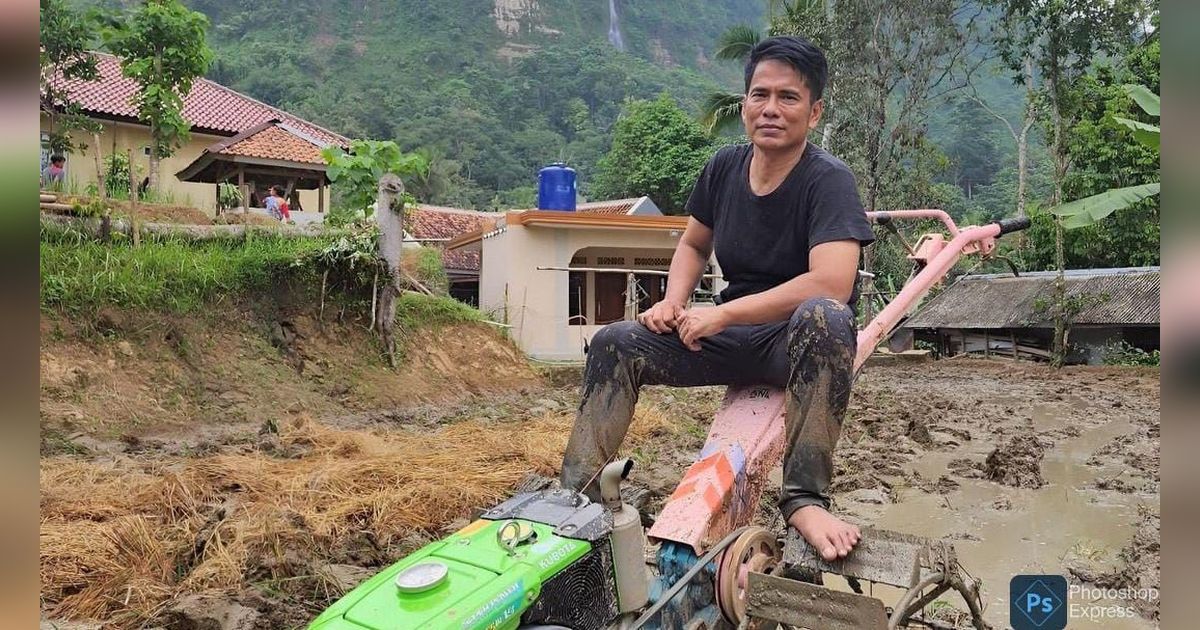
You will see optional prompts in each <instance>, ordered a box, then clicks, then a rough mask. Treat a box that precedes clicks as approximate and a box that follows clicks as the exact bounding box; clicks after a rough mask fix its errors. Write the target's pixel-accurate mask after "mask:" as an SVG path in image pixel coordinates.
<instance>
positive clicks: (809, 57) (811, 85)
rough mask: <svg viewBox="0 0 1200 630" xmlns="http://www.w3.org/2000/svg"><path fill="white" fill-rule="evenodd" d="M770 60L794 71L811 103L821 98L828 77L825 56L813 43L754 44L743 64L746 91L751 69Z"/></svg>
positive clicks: (771, 41) (779, 39)
mask: <svg viewBox="0 0 1200 630" xmlns="http://www.w3.org/2000/svg"><path fill="white" fill-rule="evenodd" d="M768 59H774V60H777V61H782V62H784V63H786V64H788V65H790V66H791V67H793V68H795V69H796V72H799V73H800V78H801V79H803V80H804V84H805V85H807V86H808V91H809V92H810V93H811V94H812V100H814V101H816V100H819V99H820V98H821V95H822V94H823V93H824V92H825V81H826V80H827V79H828V77H829V64H828V62H826V61H825V53H824V52H821V49H820V48H817V46H816V45H815V44H813V43H812V42H810V41H808V40H807V39H804V38H803V37H795V36H786V37H783V36H781V37H768V38H766V39H764V40H762V41H761V42H758V43H757V44H755V46H754V49H753V50H751V51H750V59H749V60H748V61H746V91H747V92H749V91H750V79H752V78H753V77H754V69H755V68H757V67H758V63H759V62H760V61H766V60H768Z"/></svg>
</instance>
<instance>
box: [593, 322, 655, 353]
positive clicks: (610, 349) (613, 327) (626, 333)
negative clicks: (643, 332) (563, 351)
mask: <svg viewBox="0 0 1200 630" xmlns="http://www.w3.org/2000/svg"><path fill="white" fill-rule="evenodd" d="M639 328H643V327H642V325H641V324H639V323H637V322H613V323H611V324H609V325H607V326H605V327H604V328H601V329H600V330H598V331H596V334H594V335H592V340H591V342H590V343H588V356H589V357H590V356H592V355H593V354H597V355H600V354H621V353H622V351H625V350H628V349H630V348H632V347H633V346H634V342H635V341H636V340H637V335H638V333H639V332H640V331H639V330H638V329H639Z"/></svg>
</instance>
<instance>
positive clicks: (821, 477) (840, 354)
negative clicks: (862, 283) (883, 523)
mask: <svg viewBox="0 0 1200 630" xmlns="http://www.w3.org/2000/svg"><path fill="white" fill-rule="evenodd" d="M855 345H856V339H855V328H854V315H853V313H852V312H851V310H850V309H849V308H847V307H846V306H845V305H844V304H841V303H840V302H837V301H834V300H830V299H824V298H818V299H811V300H808V301H806V302H804V303H803V304H801V305H800V306H799V307H798V308H797V309H796V311H795V312H794V313H792V316H791V318H790V319H789V320H788V321H786V322H777V323H772V324H759V325H754V326H731V327H729V328H727V329H726V330H724V331H722V332H721V333H720V334H718V335H714V336H712V337H709V338H705V339H701V340H700V346H701V350H700V351H699V352H693V351H691V350H689V349H687V348H686V347H685V346H684V345H683V342H682V341H680V339H679V336H678V335H677V334H675V333H670V334H664V335H660V334H657V333H654V332H651V331H650V330H649V329H647V328H646V327H645V326H642V325H641V324H639V323H637V322H617V323H615V324H610V325H608V326H605V327H604V328H602V329H600V331H599V332H597V333H596V335H595V336H594V337H593V338H592V342H591V345H590V347H589V349H588V355H587V367H586V368H585V370H584V375H583V397H582V400H581V402H580V404H579V412H578V415H577V416H576V419H575V428H574V429H573V430H572V431H571V439H570V441H569V442H568V443H567V450H566V453H565V454H564V456H563V465H562V485H563V487H566V488H572V489H575V490H582V491H584V492H586V493H587V494H588V495H589V496H593V498H597V497H598V491H597V487H596V484H597V478H598V476H599V475H598V472H599V470H600V469H601V468H602V467H603V466H604V464H605V463H607V462H608V461H609V460H610V459H611V458H612V457H613V456H614V455H615V454H616V452H617V449H618V448H619V447H620V446H621V441H622V440H623V439H624V438H625V433H626V432H627V431H628V430H629V423H630V422H631V421H632V419H633V410H634V407H635V406H636V405H637V400H638V389H639V388H640V387H641V386H642V385H672V386H677V387H696V386H701V385H772V386H775V387H781V388H786V389H787V399H786V409H785V412H786V416H785V424H786V430H787V446H786V451H785V453H784V462H783V489H782V492H781V493H780V499H779V509H780V511H781V512H782V513H783V516H784V518H785V519H786V518H788V517H789V516H791V514H792V512H794V511H796V510H797V509H799V508H801V507H804V506H806V505H820V506H822V507H824V508H826V509H828V508H829V494H828V493H829V483H830V479H831V477H832V476H833V448H834V445H835V444H836V443H837V439H838V435H839V433H840V432H841V428H842V419H843V418H844V417H845V415H846V405H847V403H848V402H849V400H850V385H851V382H852V381H853V371H854V353H855Z"/></svg>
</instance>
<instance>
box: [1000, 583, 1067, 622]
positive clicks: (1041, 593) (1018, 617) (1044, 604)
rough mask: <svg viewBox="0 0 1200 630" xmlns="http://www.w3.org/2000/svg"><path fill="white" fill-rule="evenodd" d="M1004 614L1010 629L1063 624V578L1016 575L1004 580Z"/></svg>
mask: <svg viewBox="0 0 1200 630" xmlns="http://www.w3.org/2000/svg"><path fill="white" fill-rule="evenodd" d="M1008 607H1009V610H1008V616H1009V623H1011V624H1012V627H1013V630H1063V628H1066V627H1067V578H1065V577H1063V576H1061V575H1017V576H1014V577H1013V579H1012V581H1010V582H1009V583H1008Z"/></svg>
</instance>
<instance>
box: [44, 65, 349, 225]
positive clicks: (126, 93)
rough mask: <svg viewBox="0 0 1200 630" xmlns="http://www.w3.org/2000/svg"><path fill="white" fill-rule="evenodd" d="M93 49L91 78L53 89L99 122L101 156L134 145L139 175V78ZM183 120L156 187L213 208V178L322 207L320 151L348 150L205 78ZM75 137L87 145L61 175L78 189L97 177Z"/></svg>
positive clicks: (142, 145) (145, 144)
mask: <svg viewBox="0 0 1200 630" xmlns="http://www.w3.org/2000/svg"><path fill="white" fill-rule="evenodd" d="M94 54H95V56H96V58H97V62H98V63H97V66H98V70H99V77H98V78H97V79H95V80H93V81H85V80H80V79H69V80H68V79H63V78H61V77H59V78H57V79H54V80H53V81H56V82H57V85H56V86H55V87H57V88H59V89H61V90H63V91H64V92H65V93H66V94H67V95H68V97H69V98H70V99H71V100H72V101H73V102H75V103H78V104H79V106H80V108H81V109H82V110H83V112H84V113H85V114H87V115H88V116H89V117H91V118H92V119H94V120H95V121H96V122H98V123H100V125H101V127H102V129H103V131H102V132H101V134H100V147H99V149H100V151H101V153H102V155H111V154H112V153H114V152H118V153H125V152H126V151H127V150H129V149H132V150H133V158H134V163H135V169H140V171H141V172H142V173H145V172H147V170H148V165H149V153H150V129H149V127H148V126H147V125H145V124H143V123H142V122H140V121H138V119H137V108H136V106H135V105H134V101H133V98H134V96H135V95H136V94H137V91H138V86H137V83H136V82H134V80H133V79H130V78H128V77H125V76H123V75H122V74H121V66H120V62H119V60H118V59H117V57H115V56H113V55H109V54H106V53H100V52H97V53H94ZM183 117H184V119H185V120H186V121H187V122H188V123H190V124H191V126H192V128H191V133H190V138H189V140H188V142H187V143H186V144H185V145H184V146H182V147H180V148H179V149H178V150H176V152H175V154H174V155H172V156H171V157H169V158H164V159H162V160H161V161H160V165H159V170H160V173H161V175H160V179H161V182H160V186H161V188H162V190H163V191H164V192H165V193H168V194H169V195H170V196H172V197H174V199H175V201H176V203H179V204H184V205H191V206H195V207H197V208H200V209H202V210H208V211H209V212H215V211H216V207H217V183H218V182H229V183H237V184H238V185H239V186H240V187H241V188H242V190H243V191H244V192H243V199H244V200H247V201H249V202H250V203H254V202H256V201H257V200H258V199H260V198H261V197H262V196H263V195H264V194H265V192H266V189H267V187H269V186H271V185H272V184H279V185H282V186H284V188H285V189H287V190H288V191H289V193H292V192H294V194H291V195H290V196H291V197H292V199H293V204H292V205H293V207H298V208H302V209H303V210H307V211H313V212H320V211H323V210H324V209H325V206H326V199H327V196H326V192H325V191H326V189H327V185H328V179H327V178H326V177H325V162H324V160H323V159H321V156H320V151H321V149H323V148H324V147H327V146H331V145H336V146H341V147H348V145H349V140H348V139H347V138H346V137H344V136H342V135H340V134H337V133H335V132H333V131H330V130H328V129H325V128H323V127H321V126H319V125H316V124H314V123H312V122H309V121H306V120H304V119H302V118H299V117H297V116H294V115H292V114H289V113H287V112H285V111H283V110H281V109H279V108H277V107H272V106H270V105H267V104H266V103H263V102H261V101H257V100H255V99H253V98H251V97H249V96H246V95H245V94H241V93H239V92H237V91H234V90H232V89H230V88H227V87H225V86H223V85H220V84H219V83H216V82H214V81H210V80H208V79H197V80H196V81H195V82H194V83H193V85H192V89H191V91H190V92H188V94H187V96H185V97H184V99H183ZM41 124H42V127H43V131H50V129H49V128H48V127H49V125H50V124H51V121H50V120H49V119H48V118H47V117H46V116H45V115H43V116H42V120H41ZM77 135H78V137H76V138H74V140H76V141H77V142H78V143H81V144H85V145H87V146H88V149H87V150H86V152H85V153H83V154H75V155H69V156H67V176H68V179H69V180H73V181H74V183H75V184H76V185H77V186H78V188H80V189H82V188H84V187H86V186H87V185H88V184H89V183H94V182H95V181H96V175H97V173H96V167H95V156H94V155H89V154H91V153H92V152H93V151H95V150H96V148H97V147H95V146H94V145H95V144H96V143H95V142H94V140H93V138H92V137H91V136H90V135H88V136H86V137H84V136H83V135H81V134H77ZM43 153H44V154H46V153H47V149H45V148H43ZM45 159H46V155H43V160H45Z"/></svg>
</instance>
